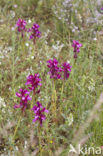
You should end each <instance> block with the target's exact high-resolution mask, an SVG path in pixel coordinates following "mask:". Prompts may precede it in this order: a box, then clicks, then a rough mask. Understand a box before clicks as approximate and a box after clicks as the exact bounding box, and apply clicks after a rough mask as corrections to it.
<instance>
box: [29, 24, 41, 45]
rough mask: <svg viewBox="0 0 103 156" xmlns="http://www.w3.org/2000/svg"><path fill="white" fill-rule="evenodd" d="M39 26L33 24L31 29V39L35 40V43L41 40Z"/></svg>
mask: <svg viewBox="0 0 103 156" xmlns="http://www.w3.org/2000/svg"><path fill="white" fill-rule="evenodd" d="M39 27H40V26H39V25H38V24H33V26H32V28H31V29H29V31H30V32H32V34H31V35H30V39H32V40H33V42H34V43H35V40H36V38H39V37H40V36H41V32H40V31H39Z"/></svg>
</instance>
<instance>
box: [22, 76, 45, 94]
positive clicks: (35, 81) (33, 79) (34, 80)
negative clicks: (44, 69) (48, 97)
mask: <svg viewBox="0 0 103 156" xmlns="http://www.w3.org/2000/svg"><path fill="white" fill-rule="evenodd" d="M40 81H41V79H40V78H39V74H38V73H36V74H34V75H29V76H28V77H27V82H26V83H25V85H31V86H30V87H29V90H30V91H33V92H34V94H36V93H39V92H40V90H37V91H36V88H37V87H38V86H41V85H42V84H41V83H40Z"/></svg>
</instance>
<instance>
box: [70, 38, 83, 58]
mask: <svg viewBox="0 0 103 156" xmlns="http://www.w3.org/2000/svg"><path fill="white" fill-rule="evenodd" d="M72 47H73V48H74V58H77V54H78V53H79V52H80V47H82V44H81V43H79V41H76V40H73V44H72Z"/></svg>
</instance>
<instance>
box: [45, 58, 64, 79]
mask: <svg viewBox="0 0 103 156" xmlns="http://www.w3.org/2000/svg"><path fill="white" fill-rule="evenodd" d="M47 63H48V64H47V66H48V68H49V69H50V71H49V72H48V74H50V78H51V79H60V78H61V75H60V72H62V69H61V68H60V67H58V61H57V60H56V59H53V60H51V59H50V60H48V61H47Z"/></svg>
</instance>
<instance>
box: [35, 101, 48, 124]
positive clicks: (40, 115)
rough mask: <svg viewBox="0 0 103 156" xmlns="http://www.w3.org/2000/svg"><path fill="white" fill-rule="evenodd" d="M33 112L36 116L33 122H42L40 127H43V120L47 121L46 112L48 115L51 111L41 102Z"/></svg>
mask: <svg viewBox="0 0 103 156" xmlns="http://www.w3.org/2000/svg"><path fill="white" fill-rule="evenodd" d="M32 110H33V111H34V114H35V116H34V119H33V122H36V121H37V120H38V121H39V122H40V125H41V126H42V122H43V120H45V119H46V117H45V115H44V112H46V113H48V112H49V111H48V110H47V109H46V108H45V107H43V106H42V104H41V103H40V102H39V101H37V106H34V107H33V108H32Z"/></svg>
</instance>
